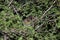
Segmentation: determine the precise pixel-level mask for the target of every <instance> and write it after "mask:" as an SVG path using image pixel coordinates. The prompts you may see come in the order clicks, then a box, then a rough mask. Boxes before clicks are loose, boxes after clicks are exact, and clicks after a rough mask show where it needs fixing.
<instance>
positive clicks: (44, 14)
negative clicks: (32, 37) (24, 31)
mask: <svg viewBox="0 0 60 40" xmlns="http://www.w3.org/2000/svg"><path fill="white" fill-rule="evenodd" d="M56 1H57V0H55V1H54V2H53V4H52V5H51V6H50V7H49V8H48V9H47V10H46V11H45V12H44V13H43V15H42V16H41V18H40V19H42V18H43V17H45V16H46V13H47V12H48V11H49V10H50V9H51V8H52V7H53V5H54V4H55V3H56ZM43 24H44V22H43V23H42V24H41V25H39V26H38V27H37V28H36V29H35V30H37V29H38V28H40V27H41V26H42V25H43Z"/></svg>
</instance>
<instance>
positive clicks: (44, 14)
mask: <svg viewBox="0 0 60 40" xmlns="http://www.w3.org/2000/svg"><path fill="white" fill-rule="evenodd" d="M56 1H57V0H55V1H54V2H53V4H55V3H56ZM53 4H52V5H51V6H50V7H49V8H48V9H47V10H46V11H45V12H44V13H43V15H42V16H41V18H40V19H42V18H43V17H45V16H46V13H47V12H48V11H49V10H50V9H51V8H52V7H53Z"/></svg>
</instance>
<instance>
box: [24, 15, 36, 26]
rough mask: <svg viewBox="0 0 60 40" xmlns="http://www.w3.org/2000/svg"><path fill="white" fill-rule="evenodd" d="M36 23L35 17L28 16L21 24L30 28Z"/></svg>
mask: <svg viewBox="0 0 60 40" xmlns="http://www.w3.org/2000/svg"><path fill="white" fill-rule="evenodd" d="M36 21H37V19H36V17H34V16H28V17H26V18H25V19H24V20H23V24H24V25H26V26H28V25H29V26H32V25H34V24H35V22H36Z"/></svg>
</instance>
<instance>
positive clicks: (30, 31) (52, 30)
mask: <svg viewBox="0 0 60 40" xmlns="http://www.w3.org/2000/svg"><path fill="white" fill-rule="evenodd" d="M11 2H12V0H0V40H5V39H7V40H60V0H57V1H56V3H55V4H54V5H53V7H52V8H51V9H50V10H49V11H48V12H47V13H46V16H45V17H44V18H43V20H40V21H39V23H38V24H39V25H41V24H42V23H44V24H43V25H42V27H40V28H39V29H37V31H36V30H35V29H34V28H33V27H32V26H28V27H27V26H24V25H23V19H22V18H23V17H28V16H30V15H32V16H37V17H38V18H40V17H41V16H42V15H43V13H44V12H45V11H46V10H47V9H48V8H49V7H50V6H51V5H52V4H53V2H54V0H13V2H12V3H11ZM10 3H11V4H10ZM15 10H16V11H15Z"/></svg>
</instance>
